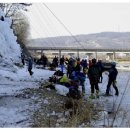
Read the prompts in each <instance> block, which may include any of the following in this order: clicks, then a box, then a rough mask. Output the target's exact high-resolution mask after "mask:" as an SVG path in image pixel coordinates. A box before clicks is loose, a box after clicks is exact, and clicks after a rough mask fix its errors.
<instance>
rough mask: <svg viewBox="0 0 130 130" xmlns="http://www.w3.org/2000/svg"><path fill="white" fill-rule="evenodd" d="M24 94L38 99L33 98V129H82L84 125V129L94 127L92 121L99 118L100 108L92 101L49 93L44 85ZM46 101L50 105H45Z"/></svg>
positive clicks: (53, 91) (51, 91) (53, 92)
mask: <svg viewBox="0 0 130 130" xmlns="http://www.w3.org/2000/svg"><path fill="white" fill-rule="evenodd" d="M24 93H25V94H26V97H32V96H33V97H37V98H33V104H34V105H33V107H34V109H33V111H31V124H32V125H31V127H81V125H82V124H84V125H83V126H82V127H92V126H91V120H96V119H97V118H98V112H99V110H98V107H94V105H93V103H91V102H90V101H87V100H82V99H80V100H74V99H71V98H67V97H64V96H60V95H59V94H57V93H56V91H55V90H50V91H48V90H47V89H46V88H45V87H44V85H43V86H41V87H40V88H38V89H27V90H26V91H25V92H24ZM27 95H28V96H27ZM29 95H30V96H29ZM45 99H46V100H47V101H48V104H45V103H44V100H45ZM52 113H53V115H52ZM65 113H68V114H65Z"/></svg>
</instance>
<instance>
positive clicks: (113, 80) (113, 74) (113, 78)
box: [106, 62, 119, 96]
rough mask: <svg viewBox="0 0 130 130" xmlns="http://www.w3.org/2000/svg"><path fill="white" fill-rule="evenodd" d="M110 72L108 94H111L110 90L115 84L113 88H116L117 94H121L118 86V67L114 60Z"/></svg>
mask: <svg viewBox="0 0 130 130" xmlns="http://www.w3.org/2000/svg"><path fill="white" fill-rule="evenodd" d="M108 72H109V75H108V77H109V79H108V84H107V89H106V95H107V96H109V91H110V86H111V85H113V88H114V89H115V95H116V96H118V95H119V91H118V88H117V86H116V78H117V75H118V71H117V69H116V63H115V62H112V63H111V69H110V70H109V71H108Z"/></svg>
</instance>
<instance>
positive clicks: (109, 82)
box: [106, 79, 119, 95]
mask: <svg viewBox="0 0 130 130" xmlns="http://www.w3.org/2000/svg"><path fill="white" fill-rule="evenodd" d="M111 85H113V88H114V89H115V92H116V93H115V94H116V95H118V94H119V91H118V88H117V86H116V84H115V82H114V80H112V79H109V80H108V84H107V89H106V94H109V91H110V87H111Z"/></svg>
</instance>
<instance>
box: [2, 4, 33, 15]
mask: <svg viewBox="0 0 130 130" xmlns="http://www.w3.org/2000/svg"><path fill="white" fill-rule="evenodd" d="M30 5H31V4H29V3H28V4H27V3H0V8H1V9H2V11H3V12H4V13H5V17H13V16H14V15H15V14H16V13H18V12H20V11H21V10H23V11H27V7H28V6H30Z"/></svg>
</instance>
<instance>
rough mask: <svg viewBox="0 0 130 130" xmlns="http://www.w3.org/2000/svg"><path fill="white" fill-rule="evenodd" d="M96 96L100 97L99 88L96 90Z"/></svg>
mask: <svg viewBox="0 0 130 130" xmlns="http://www.w3.org/2000/svg"><path fill="white" fill-rule="evenodd" d="M96 98H99V90H96Z"/></svg>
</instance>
